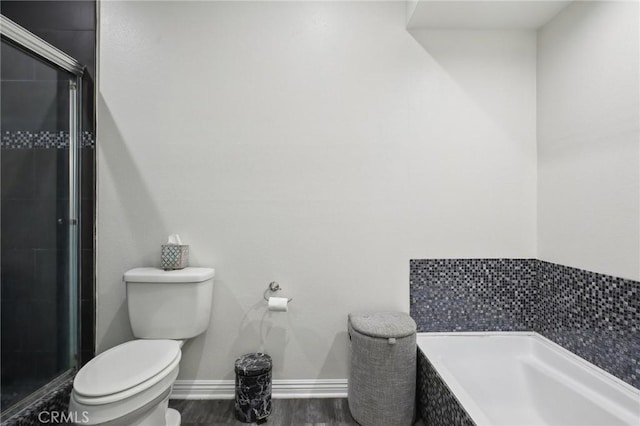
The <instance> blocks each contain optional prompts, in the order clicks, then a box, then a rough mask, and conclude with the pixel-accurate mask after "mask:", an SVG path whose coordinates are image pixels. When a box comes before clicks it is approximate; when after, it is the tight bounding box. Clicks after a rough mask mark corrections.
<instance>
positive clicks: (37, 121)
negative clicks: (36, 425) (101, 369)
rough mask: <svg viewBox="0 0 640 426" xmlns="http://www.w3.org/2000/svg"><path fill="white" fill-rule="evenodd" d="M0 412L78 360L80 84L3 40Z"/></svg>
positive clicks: (0, 165)
mask: <svg viewBox="0 0 640 426" xmlns="http://www.w3.org/2000/svg"><path fill="white" fill-rule="evenodd" d="M0 54H1V64H2V68H1V73H0V77H1V84H2V87H1V90H2V92H1V93H2V96H1V108H0V109H1V111H0V115H1V116H0V127H1V130H0V131H1V135H2V144H1V146H0V175H1V176H0V207H1V212H0V222H1V229H0V244H1V250H0V257H1V266H0V281H1V289H0V299H1V304H2V306H1V322H0V324H1V334H0V336H1V340H2V341H1V363H0V365H1V375H2V376H1V378H0V387H1V388H0V395H1V400H2V401H1V408H2V411H4V410H6V409H7V408H9V407H10V406H12V405H14V404H16V403H18V402H19V401H21V400H23V399H24V398H25V397H27V396H28V395H30V394H32V393H33V392H35V391H37V390H38V389H39V388H41V387H42V386H44V385H45V384H47V383H48V382H50V381H51V380H52V379H54V378H55V377H57V376H59V375H60V374H62V373H64V372H65V371H67V370H69V369H71V368H73V367H74V366H75V364H76V354H77V318H76V316H77V264H78V262H77V256H78V255H77V236H76V233H77V214H76V212H77V207H76V205H75V203H76V188H77V179H76V175H77V173H76V170H77V164H76V162H77V160H76V158H77V155H76V154H75V153H74V150H75V149H76V144H75V138H76V135H77V133H76V132H75V127H76V126H77V122H76V117H77V114H76V111H75V101H76V87H75V85H76V84H77V83H76V82H77V78H76V76H75V75H73V74H71V73H70V72H68V71H66V70H64V69H62V68H59V67H57V66H55V65H53V64H52V63H49V62H47V61H45V60H44V59H40V58H39V57H37V56H35V55H31V54H29V53H27V51H26V50H22V49H21V48H19V47H18V46H17V45H15V44H12V43H11V42H10V41H8V40H5V39H4V38H3V39H2V45H1V49H0Z"/></svg>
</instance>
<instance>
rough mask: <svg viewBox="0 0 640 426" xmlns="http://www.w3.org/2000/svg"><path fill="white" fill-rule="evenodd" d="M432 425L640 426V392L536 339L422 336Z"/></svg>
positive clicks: (424, 390)
mask: <svg viewBox="0 0 640 426" xmlns="http://www.w3.org/2000/svg"><path fill="white" fill-rule="evenodd" d="M417 343H418V348H419V349H420V351H419V352H418V358H419V376H418V406H419V410H420V411H421V414H422V417H423V419H425V421H426V422H427V425H431V424H436V425H437V424H442V425H446V424H459V425H466V424H468V425H473V424H476V425H477V426H485V425H491V426H494V425H505V426H520V425H522V426H524V425H562V426H569V425H576V426H587V425H593V426H596V425H597V426H604V425H607V426H609V425H634V426H638V425H640V390H638V389H636V388H634V387H632V386H630V385H628V384H627V383H624V382H623V381H621V380H619V379H617V378H616V377H614V376H612V375H611V374H609V373H607V372H605V371H604V370H602V369H600V368H598V367H596V366H594V365H593V364H590V363H589V362H587V361H585V360H584V359H582V358H580V357H578V356H576V355H574V354H572V353H571V352H569V351H567V350H566V349H564V348H562V347H560V346H558V345H557V344H555V343H553V342H551V341H550V340H548V339H546V338H544V337H542V336H541V335H539V334H537V333H521V332H495V333H494V332H491V333H485V332H483V333H418V336H417Z"/></svg>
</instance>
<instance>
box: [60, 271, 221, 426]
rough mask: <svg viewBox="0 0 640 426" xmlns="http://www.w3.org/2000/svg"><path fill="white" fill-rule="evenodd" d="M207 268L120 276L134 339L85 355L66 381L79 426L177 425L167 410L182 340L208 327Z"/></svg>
mask: <svg viewBox="0 0 640 426" xmlns="http://www.w3.org/2000/svg"><path fill="white" fill-rule="evenodd" d="M214 274H215V271H214V269H212V268H185V269H181V270H175V271H164V270H162V269H157V268H136V269H132V270H130V271H128V272H126V273H125V274H124V281H125V283H126V291H127V306H128V308H129V319H130V322H131V329H132V330H133V335H134V336H135V337H136V339H137V340H132V341H130V342H126V343H122V344H120V345H118V346H115V347H113V348H111V349H109V350H107V351H105V352H103V353H101V354H99V355H98V356H96V357H95V358H93V359H92V360H91V361H89V362H88V363H87V364H86V365H85V366H84V367H82V368H81V369H80V371H79V372H78V374H76V377H75V379H74V381H73V391H72V392H71V398H70V401H69V413H70V414H71V415H72V416H73V418H75V419H76V421H78V422H81V423H82V424H87V425H109V426H111V425H113V426H119V425H123V426H124V425H127V426H165V425H166V426H178V425H180V413H178V411H176V410H174V409H171V408H168V403H169V395H170V394H171V387H172V386H173V383H174V381H175V380H176V377H177V376H178V370H179V364H180V358H181V356H182V352H181V348H182V345H183V344H184V342H185V340H187V339H190V338H192V337H195V336H198V335H199V334H201V333H203V332H204V331H205V330H206V329H207V328H208V326H209V319H210V316H211V302H212V294H213V277H214Z"/></svg>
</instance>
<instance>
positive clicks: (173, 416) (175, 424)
mask: <svg viewBox="0 0 640 426" xmlns="http://www.w3.org/2000/svg"><path fill="white" fill-rule="evenodd" d="M166 419H167V426H180V423H181V420H182V419H181V418H180V413H179V412H178V410H174V409H173V408H167V414H166Z"/></svg>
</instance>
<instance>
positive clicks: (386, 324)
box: [349, 312, 416, 338]
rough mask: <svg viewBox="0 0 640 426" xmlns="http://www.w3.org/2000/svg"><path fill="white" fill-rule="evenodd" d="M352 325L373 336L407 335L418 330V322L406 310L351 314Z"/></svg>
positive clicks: (360, 331)
mask: <svg viewBox="0 0 640 426" xmlns="http://www.w3.org/2000/svg"><path fill="white" fill-rule="evenodd" d="M349 322H350V323H351V327H352V328H353V329H354V330H355V331H357V332H359V333H362V334H364V335H366V336H371V337H382V338H390V337H406V336H410V335H412V334H414V333H415V332H416V322H415V321H414V320H413V319H412V318H411V317H410V316H409V314H406V313H404V312H374V313H351V314H349Z"/></svg>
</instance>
